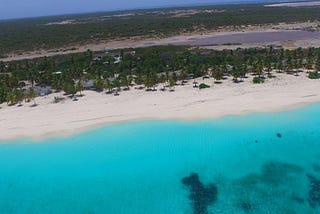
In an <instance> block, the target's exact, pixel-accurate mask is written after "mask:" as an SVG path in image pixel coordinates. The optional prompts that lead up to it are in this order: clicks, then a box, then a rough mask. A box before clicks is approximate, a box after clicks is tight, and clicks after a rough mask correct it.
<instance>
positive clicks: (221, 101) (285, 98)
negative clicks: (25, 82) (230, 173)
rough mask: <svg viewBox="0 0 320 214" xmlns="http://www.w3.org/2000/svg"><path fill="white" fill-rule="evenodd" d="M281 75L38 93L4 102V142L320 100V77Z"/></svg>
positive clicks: (281, 107)
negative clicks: (112, 91) (74, 95)
mask: <svg viewBox="0 0 320 214" xmlns="http://www.w3.org/2000/svg"><path fill="white" fill-rule="evenodd" d="M276 76H277V77H276V78H274V79H268V80H267V81H266V83H264V84H258V85H256V84H252V77H251V76H250V77H249V78H248V79H244V82H243V83H238V84H236V83H233V82H232V79H231V78H229V79H227V80H225V81H223V83H222V84H215V83H214V81H213V79H205V80H202V79H199V80H198V82H199V83H200V82H205V83H207V84H209V85H210V86H211V88H209V89H204V90H199V89H195V88H193V87H192V82H191V81H189V83H188V84H187V85H185V86H176V87H175V91H174V92H169V91H166V92H162V91H160V90H158V91H156V92H146V91H144V90H136V89H131V90H130V91H123V92H121V93H120V96H118V97H116V96H113V95H107V94H105V93H97V92H93V91H85V92H84V94H85V96H84V97H81V98H79V101H77V102H75V101H72V100H71V99H69V98H66V100H65V101H63V102H61V103H53V99H54V97H55V96H62V94H57V93H56V94H51V95H48V96H46V97H38V98H36V102H37V104H39V105H38V106H37V107H33V108H32V107H30V106H31V105H32V103H23V106H22V107H17V106H6V104H2V105H0V106H1V107H2V109H1V110H0V121H1V123H0V133H1V135H0V142H6V141H9V142H11V141H13V140H18V139H22V138H28V139H29V138H30V139H32V140H41V139H43V138H51V137H56V136H57V137H60V136H62V137H63V136H69V135H73V134H76V133H79V132H83V131H86V130H91V129H95V128H98V127H101V126H104V125H108V124H114V123H121V122H127V121H142V120H199V119H200V120H201V119H215V118H220V117H223V116H227V115H243V114H248V113H258V112H261V113H265V112H275V111H283V110H288V109H294V108H299V107H302V106H305V105H308V104H311V103H315V102H319V101H320V91H318V89H319V87H320V81H319V80H311V79H308V78H307V77H306V74H305V73H301V74H300V76H293V75H287V74H276ZM160 87H161V85H160V86H158V89H159V88H160Z"/></svg>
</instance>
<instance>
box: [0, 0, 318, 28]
mask: <svg viewBox="0 0 320 214" xmlns="http://www.w3.org/2000/svg"><path fill="white" fill-rule="evenodd" d="M312 1H315V0H291V1H288V0H245V1H239V0H234V1H230V2H223V1H222V2H216V3H190V4H180V5H179V4H178V5H170V4H169V5H161V6H160V5H159V6H149V7H131V8H117V9H111V10H100V11H91V12H90V11H87V12H74V13H73V12H70V13H60V14H59V13H57V14H50V15H39V16H26V17H19V18H0V23H1V22H6V21H18V20H23V19H39V18H49V17H62V16H75V15H85V14H95V13H110V12H125V11H135V10H152V9H168V8H179V7H180V8H188V7H201V6H220V5H221V6H222V5H241V4H243V5H245V4H262V3H276V2H279V3H286V2H288V3H290V2H312Z"/></svg>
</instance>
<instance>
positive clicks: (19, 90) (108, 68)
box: [0, 46, 320, 105]
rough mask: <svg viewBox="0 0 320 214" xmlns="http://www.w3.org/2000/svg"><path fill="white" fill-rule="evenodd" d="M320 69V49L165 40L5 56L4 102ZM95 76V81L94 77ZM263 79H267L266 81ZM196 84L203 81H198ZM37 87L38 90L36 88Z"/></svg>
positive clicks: (0, 77) (0, 88)
mask: <svg viewBox="0 0 320 214" xmlns="http://www.w3.org/2000/svg"><path fill="white" fill-rule="evenodd" d="M303 68H304V69H311V70H313V71H314V70H315V71H316V72H317V73H316V74H317V75H318V71H319V70H320V49H319V48H318V49H317V48H309V49H301V48H299V49H296V50H284V49H274V48H273V47H270V48H265V49H258V48H253V49H237V50H224V51H216V50H204V49H190V48H187V47H178V46H164V47H162V46H161V47H149V48H138V49H135V50H133V49H131V50H116V51H113V52H110V53H93V52H91V51H89V50H88V51H87V52H84V53H78V54H70V55H61V56H55V57H50V58H48V57H43V58H37V59H32V60H22V61H12V62H0V103H2V102H7V103H8V104H9V105H14V104H17V103H19V102H20V101H22V100H23V99H26V100H27V101H30V100H32V99H33V98H34V97H35V96H37V94H39V92H37V91H36V90H35V89H37V88H38V89H39V87H40V88H41V87H48V86H50V87H51V88H50V90H53V91H61V90H63V91H65V92H66V94H70V95H74V94H76V93H77V92H79V91H80V92H81V91H82V90H83V89H84V88H87V89H93V90H96V91H99V92H102V91H104V90H106V91H107V93H114V94H115V95H118V92H119V91H121V90H130V88H131V89H132V87H130V86H135V87H138V88H143V87H142V85H144V87H145V89H146V90H147V91H152V90H156V86H159V85H160V86H162V87H163V88H162V89H161V90H165V87H164V86H166V87H167V88H170V89H171V90H173V89H174V86H175V85H176V84H177V82H178V81H180V82H179V83H181V84H183V83H184V82H185V81H186V80H187V79H193V78H196V77H204V78H210V77H212V78H214V79H215V82H220V81H221V80H222V79H223V78H224V77H226V76H232V78H233V81H234V82H235V83H238V82H240V81H241V79H242V78H246V77H247V75H248V74H253V75H254V76H255V77H257V78H258V80H259V81H258V82H260V80H263V79H264V78H266V77H269V78H272V74H271V71H274V70H276V71H277V72H286V73H289V74H298V72H299V69H303ZM90 81H91V82H93V84H92V85H91V86H90V85H88V82H90ZM261 82H263V81H261ZM195 87H198V86H197V85H196V84H195ZM36 92H37V93H36Z"/></svg>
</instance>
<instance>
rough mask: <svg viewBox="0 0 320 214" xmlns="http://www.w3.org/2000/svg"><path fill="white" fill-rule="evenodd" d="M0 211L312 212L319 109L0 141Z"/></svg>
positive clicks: (319, 202)
mask: <svg viewBox="0 0 320 214" xmlns="http://www.w3.org/2000/svg"><path fill="white" fill-rule="evenodd" d="M0 213H1V214H7V213H12V214H20V213H21V214H22V213H27V214H44V213H45V214H50V213H58V214H70V213H83V214H98V213H106V214H122V213H124V214H164V213H165V214H167V213H168V214H211V213H212V214H213V213H214V214H215V213H219V214H224V213H228V214H233V213H235V214H238V213H239V214H245V213H255V214H258V213H259V214H267V213H268V214H269V213H270V214H278V213H279V214H295V213H297V214H308V213H310V214H313V213H320V104H319V103H318V104H313V105H310V106H307V107H304V108H302V109H298V110H290V111H287V112H279V113H266V114H249V115H243V116H227V117H223V118H221V119H215V120H200V121H141V122H128V123H121V124H115V125H109V126H105V127H103V128H99V129H96V130H93V131H88V132H84V133H81V134H78V135H75V136H71V137H67V138H54V139H53V138H51V139H46V140H43V142H38V141H37V142H32V141H31V140H19V141H15V142H10V143H9V142H7V143H6V142H3V143H2V144H0Z"/></svg>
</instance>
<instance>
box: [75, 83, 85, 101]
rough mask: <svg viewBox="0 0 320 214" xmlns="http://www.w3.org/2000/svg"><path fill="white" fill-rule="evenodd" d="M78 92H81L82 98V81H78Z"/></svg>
mask: <svg viewBox="0 0 320 214" xmlns="http://www.w3.org/2000/svg"><path fill="white" fill-rule="evenodd" d="M76 91H79V93H80V97H81V96H82V93H81V92H82V91H83V85H82V84H81V82H80V81H78V83H77V85H76Z"/></svg>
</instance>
